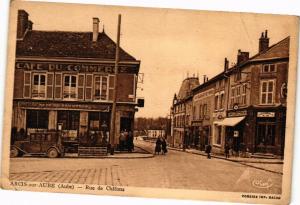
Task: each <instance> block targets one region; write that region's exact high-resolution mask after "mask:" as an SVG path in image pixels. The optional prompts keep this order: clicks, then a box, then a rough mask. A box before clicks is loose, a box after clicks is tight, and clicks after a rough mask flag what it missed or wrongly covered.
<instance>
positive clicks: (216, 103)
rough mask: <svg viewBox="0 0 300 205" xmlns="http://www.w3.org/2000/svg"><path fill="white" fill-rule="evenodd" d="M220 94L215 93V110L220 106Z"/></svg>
mask: <svg viewBox="0 0 300 205" xmlns="http://www.w3.org/2000/svg"><path fill="white" fill-rule="evenodd" d="M218 104H219V95H215V110H218V107H219V105H218Z"/></svg>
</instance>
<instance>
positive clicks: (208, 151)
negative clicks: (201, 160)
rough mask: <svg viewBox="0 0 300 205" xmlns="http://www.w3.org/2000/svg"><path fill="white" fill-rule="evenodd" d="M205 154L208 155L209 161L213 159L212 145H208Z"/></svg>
mask: <svg viewBox="0 0 300 205" xmlns="http://www.w3.org/2000/svg"><path fill="white" fill-rule="evenodd" d="M205 152H206V154H207V159H210V158H211V156H210V152H211V145H210V144H208V145H206V149H205Z"/></svg>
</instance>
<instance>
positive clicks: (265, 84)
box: [260, 80, 275, 105]
mask: <svg viewBox="0 0 300 205" xmlns="http://www.w3.org/2000/svg"><path fill="white" fill-rule="evenodd" d="M274 87H275V80H263V81H261V89H260V103H261V104H263V105H265V104H273V103H274V89H275V88H274Z"/></svg>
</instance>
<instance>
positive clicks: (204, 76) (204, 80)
mask: <svg viewBox="0 0 300 205" xmlns="http://www.w3.org/2000/svg"><path fill="white" fill-rule="evenodd" d="M205 82H206V75H203V83H205Z"/></svg>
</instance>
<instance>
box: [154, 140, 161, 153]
mask: <svg viewBox="0 0 300 205" xmlns="http://www.w3.org/2000/svg"><path fill="white" fill-rule="evenodd" d="M160 152H161V140H160V138H157V140H156V143H155V154H156V153H157V154H158V155H159V153H160Z"/></svg>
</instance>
